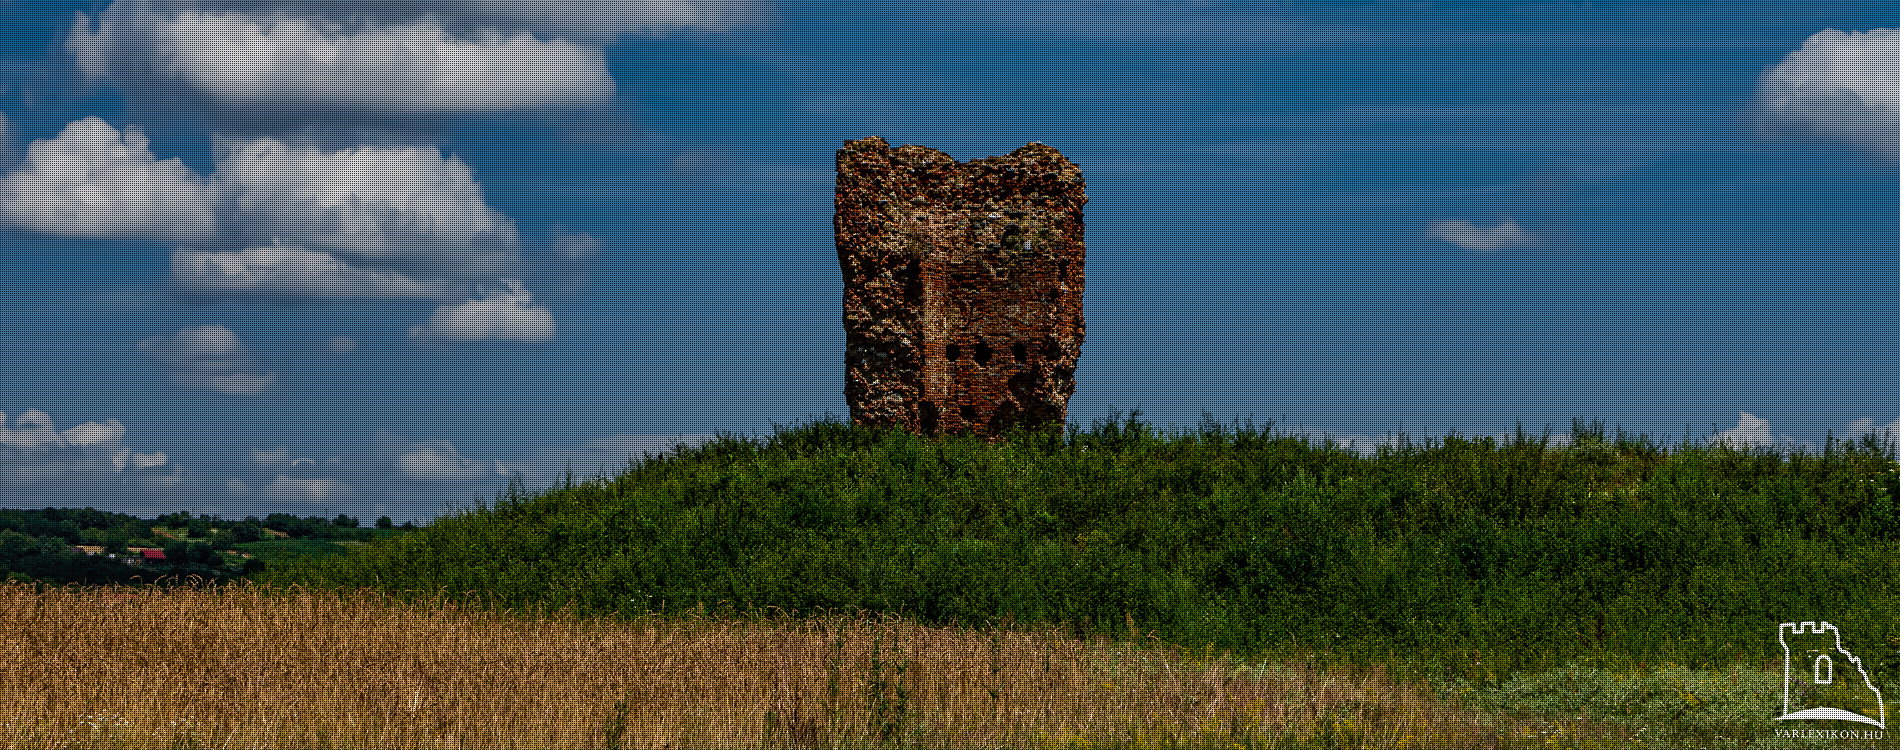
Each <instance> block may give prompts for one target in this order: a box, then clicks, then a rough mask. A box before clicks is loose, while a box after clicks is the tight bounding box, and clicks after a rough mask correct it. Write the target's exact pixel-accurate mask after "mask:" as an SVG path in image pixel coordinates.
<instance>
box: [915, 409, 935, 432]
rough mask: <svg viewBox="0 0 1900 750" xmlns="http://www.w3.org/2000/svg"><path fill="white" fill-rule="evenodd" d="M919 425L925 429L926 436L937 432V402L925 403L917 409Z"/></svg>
mask: <svg viewBox="0 0 1900 750" xmlns="http://www.w3.org/2000/svg"><path fill="white" fill-rule="evenodd" d="M917 424H918V426H920V427H922V428H924V434H927V435H929V434H935V433H936V432H937V402H935V401H925V402H923V403H922V404H920V405H919V406H918V407H917Z"/></svg>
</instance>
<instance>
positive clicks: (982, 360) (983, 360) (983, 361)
mask: <svg viewBox="0 0 1900 750" xmlns="http://www.w3.org/2000/svg"><path fill="white" fill-rule="evenodd" d="M976 363H977V364H979V365H982V366H984V367H988V366H989V365H990V345H989V344H986V343H983V342H981V341H979V342H977V344H976Z"/></svg>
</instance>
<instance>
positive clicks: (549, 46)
mask: <svg viewBox="0 0 1900 750" xmlns="http://www.w3.org/2000/svg"><path fill="white" fill-rule="evenodd" d="M530 5H531V4H530ZM66 48H67V50H68V51H69V52H71V53H72V54H73V56H74V58H75V59H76V60H77V61H78V63H79V67H80V69H81V70H83V71H85V72H86V73H88V74H91V75H96V76H103V75H113V74H132V75H147V76H156V77H162V78H174V79H177V80H180V81H182V82H184V83H185V84H187V85H189V86H191V87H192V88H194V89H196V90H198V91H200V92H203V93H204V94H206V95H208V96H210V97H212V98H214V99H217V100H219V101H222V102H224V103H227V104H232V105H238V106H285V105H289V106H299V107H308V106H319V107H345V108H359V109H373V110H380V111H389V112H407V113H415V112H443V111H488V110H506V109H519V108H527V107H548V106H574V105H593V104H600V103H604V102H606V101H607V100H609V99H611V98H612V96H613V92H614V82H613V77H612V76H610V75H609V74H608V73H607V64H606V57H605V55H604V54H603V53H602V51H601V50H600V48H598V47H596V46H591V45H584V44H576V43H574V42H570V41H566V40H563V39H541V38H537V37H536V36H534V35H533V34H530V33H527V32H525V31H506V32H505V31H499V30H496V29H492V28H482V29H471V30H465V31H464V30H452V29H450V28H449V27H448V25H447V24H445V23H444V21H443V20H441V19H439V18H436V17H433V16H424V17H422V18H418V19H415V20H410V21H403V22H394V23H377V22H370V23H364V22H349V23H343V22H337V21H332V20H326V19H323V18H318V17H312V16H307V15H294V14H289V13H268V14H253V13H250V12H244V11H237V10H195V9H183V10H176V9H174V10H167V9H160V8H158V7H154V4H153V3H150V2H142V1H140V0H121V2H119V3H116V4H114V5H113V6H111V7H110V8H107V9H106V10H105V11H103V12H101V13H99V14H98V15H97V16H96V17H91V18H88V17H86V16H84V15H83V14H82V15H80V16H79V18H78V19H77V20H76V21H75V22H74V24H73V28H72V33H71V35H70V36H69V37H68V39H67V42H66Z"/></svg>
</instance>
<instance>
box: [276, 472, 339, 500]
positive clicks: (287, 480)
mask: <svg viewBox="0 0 1900 750" xmlns="http://www.w3.org/2000/svg"><path fill="white" fill-rule="evenodd" d="M354 494H355V491H354V490H352V489H350V486H349V485H347V484H344V483H343V482H340V481H337V480H335V479H322V478H318V479H300V478H297V477H290V476H285V475H283V474H279V475H277V478H276V479H273V480H271V483H270V484H268V485H265V486H264V488H263V489H261V490H258V491H257V496H258V497H259V498H260V499H264V500H272V501H278V502H298V503H319V502H327V501H330V500H338V499H342V498H347V497H350V496H352V495H354Z"/></svg>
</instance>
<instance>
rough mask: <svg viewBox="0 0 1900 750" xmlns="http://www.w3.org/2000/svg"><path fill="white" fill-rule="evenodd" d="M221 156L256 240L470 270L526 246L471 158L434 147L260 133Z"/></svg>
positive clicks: (503, 261)
mask: <svg viewBox="0 0 1900 750" xmlns="http://www.w3.org/2000/svg"><path fill="white" fill-rule="evenodd" d="M217 162H218V173H217V178H218V179H219V180H221V181H222V182H224V183H225V184H226V185H227V186H228V188H229V190H230V192H231V198H232V201H233V205H232V206H231V210H232V211H233V221H235V222H239V223H241V224H242V230H241V231H242V232H243V234H244V235H246V236H247V237H248V238H250V239H253V240H259V241H272V242H281V243H283V244H286V245H292V246H297V247H302V248H307V249H312V250H319V251H324V252H329V253H335V254H339V255H347V256H352V257H355V258H358V259H363V260H370V261H376V262H383V263H390V264H395V265H404V266H425V267H432V268H438V269H442V268H449V269H456V270H464V271H466V270H469V269H471V268H473V269H480V270H491V269H493V268H496V267H506V266H507V265H508V264H510V263H512V262H513V261H514V260H515V256H516V251H517V248H518V247H519V244H520V238H519V236H518V235H517V233H516V231H515V226H514V222H513V221H510V220H509V219H508V218H507V217H506V216H503V215H502V214H501V213H500V212H499V211H496V210H494V209H492V208H489V206H488V204H487V202H486V200H485V199H484V197H483V194H482V188H481V185H480V184H479V183H477V182H476V181H475V176H474V173H473V171H472V170H470V169H469V167H468V165H467V164H465V163H463V162H462V160H461V159H459V158H456V157H454V156H447V157H445V156H442V155H441V154H439V153H437V152H436V150H435V149H426V148H372V147H361V148H346V149H339V150H335V151H324V150H321V149H317V148H314V147H308V146H292V145H289V144H286V143H283V142H281V141H277V140H274V139H270V138H261V139H257V140H252V141H245V142H238V143H229V144H221V147H220V149H219V153H218V154H217Z"/></svg>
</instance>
